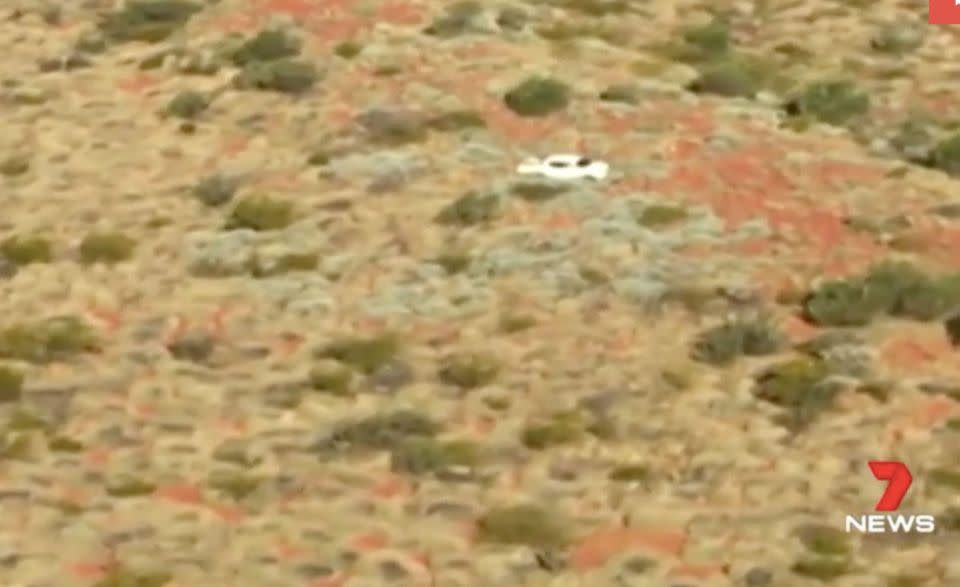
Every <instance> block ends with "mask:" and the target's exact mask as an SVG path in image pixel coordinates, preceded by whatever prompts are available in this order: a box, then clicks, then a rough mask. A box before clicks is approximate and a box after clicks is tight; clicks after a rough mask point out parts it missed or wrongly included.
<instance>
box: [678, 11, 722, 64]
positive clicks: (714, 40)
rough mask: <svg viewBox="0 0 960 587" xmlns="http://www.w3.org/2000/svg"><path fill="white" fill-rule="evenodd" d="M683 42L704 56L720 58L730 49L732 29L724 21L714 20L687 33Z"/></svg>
mask: <svg viewBox="0 0 960 587" xmlns="http://www.w3.org/2000/svg"><path fill="white" fill-rule="evenodd" d="M683 40H684V41H686V42H687V43H688V44H690V45H693V46H694V47H696V48H697V49H699V50H700V52H701V53H703V54H704V55H708V56H710V57H719V56H721V55H723V54H725V53H726V52H727V51H728V50H729V49H730V27H729V25H728V24H727V23H725V22H723V21H722V20H713V21H711V22H710V23H708V24H705V25H703V26H700V27H696V28H693V29H690V30H688V31H686V32H685V33H684V35H683Z"/></svg>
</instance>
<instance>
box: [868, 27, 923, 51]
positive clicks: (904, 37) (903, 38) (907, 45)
mask: <svg viewBox="0 0 960 587" xmlns="http://www.w3.org/2000/svg"><path fill="white" fill-rule="evenodd" d="M922 44H923V30H922V29H921V28H920V27H917V26H913V25H910V24H906V23H902V22H893V23H888V24H885V25H883V26H881V27H880V28H879V30H877V31H876V32H875V33H874V35H873V36H872V37H871V38H870V47H871V48H873V49H874V50H875V51H877V52H880V53H889V54H893V55H902V54H904V53H909V52H910V51H913V50H914V49H917V48H919V47H920V45H922Z"/></svg>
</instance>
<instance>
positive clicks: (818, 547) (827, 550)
mask: <svg viewBox="0 0 960 587" xmlns="http://www.w3.org/2000/svg"><path fill="white" fill-rule="evenodd" d="M795 534H796V536H797V538H798V539H799V540H800V543H801V544H803V546H804V547H805V548H806V549H807V550H809V551H810V552H811V553H813V554H818V555H823V556H839V555H846V554H850V552H851V549H850V537H849V536H848V535H847V533H846V532H844V531H843V530H840V529H839V528H834V527H833V526H824V525H821V524H807V525H804V526H800V527H799V528H797V529H796V530H795Z"/></svg>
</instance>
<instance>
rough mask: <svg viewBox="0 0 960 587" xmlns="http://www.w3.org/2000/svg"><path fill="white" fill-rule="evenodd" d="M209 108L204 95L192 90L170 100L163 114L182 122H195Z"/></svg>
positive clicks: (207, 99)
mask: <svg viewBox="0 0 960 587" xmlns="http://www.w3.org/2000/svg"><path fill="white" fill-rule="evenodd" d="M209 106H210V100H209V98H207V96H206V95H205V94H202V93H201V92H195V91H193V90H184V91H182V92H179V93H178V94H177V95H176V96H174V97H173V99H171V100H170V102H169V103H168V104H167V107H166V108H165V109H164V112H165V113H166V115H167V116H173V117H175V118H180V119H183V120H196V119H197V118H199V117H200V115H201V114H203V113H204V112H206V110H207V108H208V107H209Z"/></svg>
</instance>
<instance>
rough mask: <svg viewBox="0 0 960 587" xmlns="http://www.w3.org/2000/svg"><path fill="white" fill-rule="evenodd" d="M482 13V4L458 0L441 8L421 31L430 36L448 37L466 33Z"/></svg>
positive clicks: (472, 0) (471, 0)
mask: <svg viewBox="0 0 960 587" xmlns="http://www.w3.org/2000/svg"><path fill="white" fill-rule="evenodd" d="M481 14H483V4H481V3H480V2H477V1H476V0H459V1H457V2H454V3H452V4H450V5H449V6H447V7H445V8H444V9H443V12H442V13H441V14H440V15H439V16H437V17H436V18H435V19H434V20H433V22H431V23H430V24H429V25H428V26H427V27H426V28H425V29H423V33H424V34H425V35H429V36H431V37H438V38H441V39H449V38H453V37H457V36H460V35H463V34H465V33H468V32H470V31H471V29H472V28H473V26H474V23H475V21H476V20H477V18H478V17H479V16H480V15H481Z"/></svg>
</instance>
